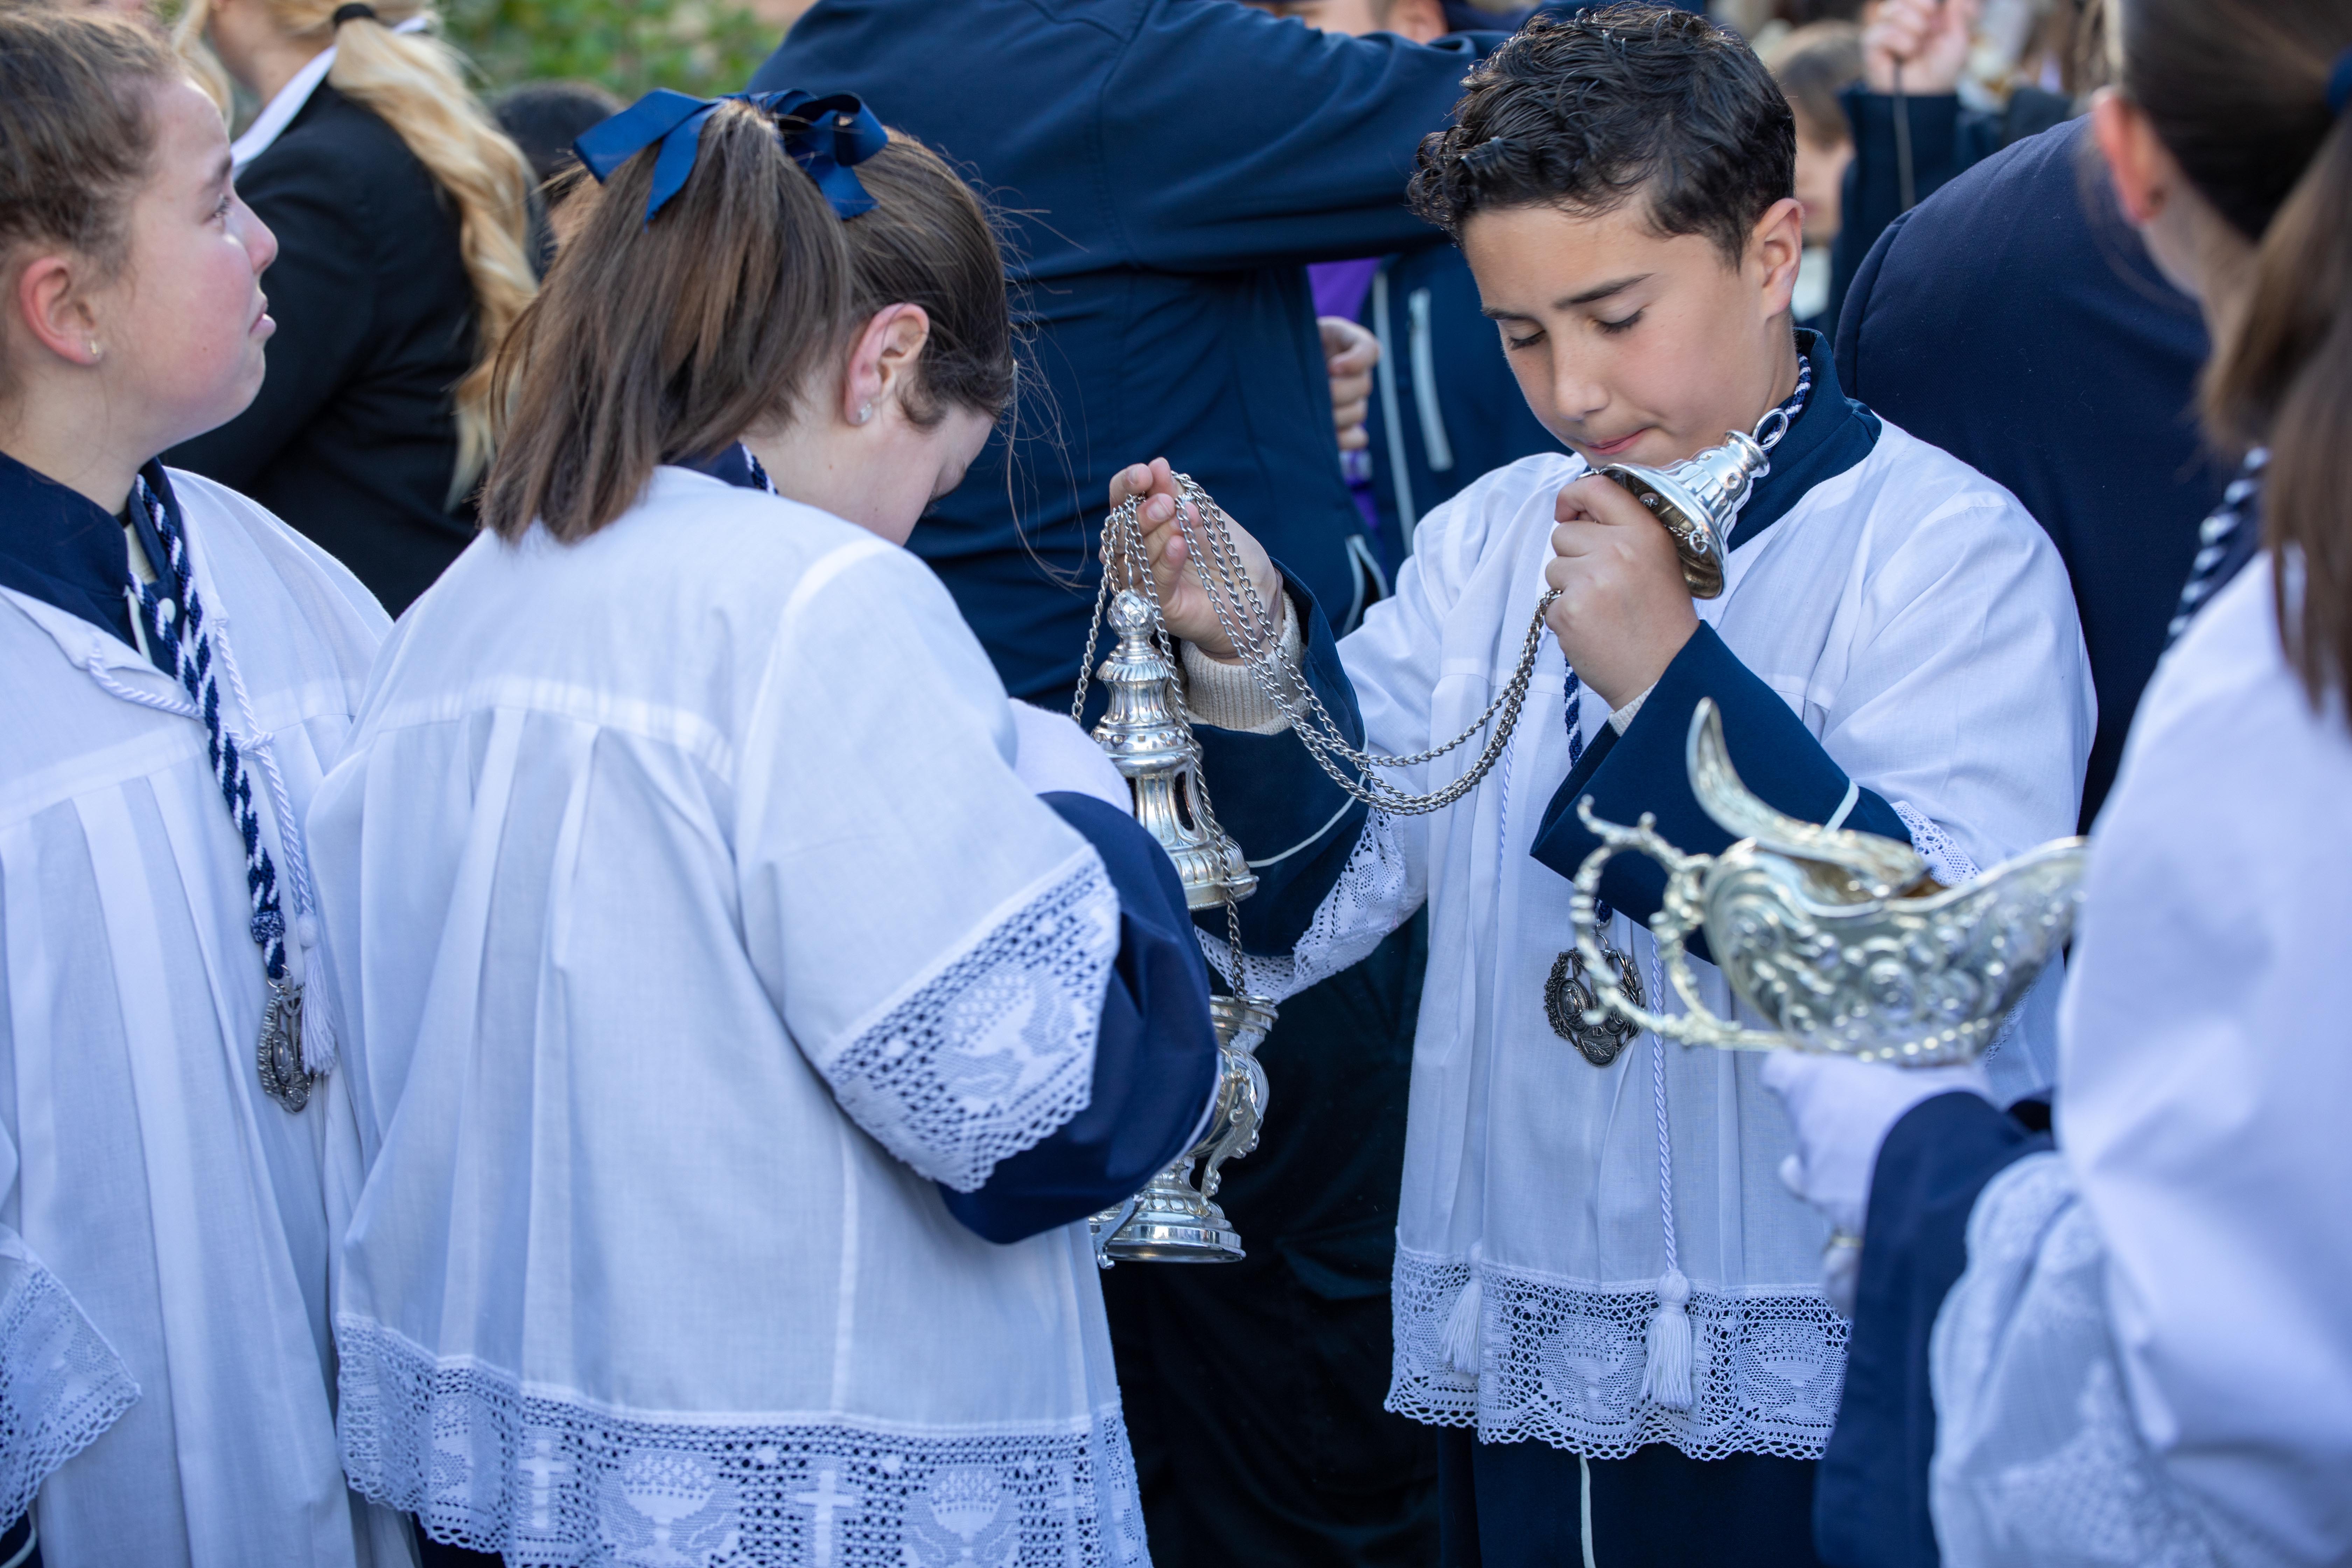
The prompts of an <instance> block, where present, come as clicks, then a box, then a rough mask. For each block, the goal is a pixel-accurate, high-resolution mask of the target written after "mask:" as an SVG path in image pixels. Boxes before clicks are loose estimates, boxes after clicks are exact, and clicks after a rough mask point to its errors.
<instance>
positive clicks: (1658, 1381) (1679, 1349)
mask: <svg viewBox="0 0 2352 1568" xmlns="http://www.w3.org/2000/svg"><path fill="white" fill-rule="evenodd" d="M1689 1301H1690V1280H1689V1279H1686V1278H1685V1277H1684V1274H1683V1271H1682V1270H1681V1269H1679V1268H1673V1267H1671V1266H1669V1267H1668V1268H1667V1269H1666V1271H1665V1273H1664V1274H1663V1275H1661V1276H1659V1279H1658V1310H1657V1311H1655V1312H1654V1313H1653V1314H1652V1315H1651V1317H1650V1364H1649V1366H1648V1368H1647V1369H1646V1370H1644V1372H1643V1374H1642V1394H1643V1398H1645V1399H1647V1400H1649V1401H1650V1403H1652V1404H1653V1405H1661V1406H1663V1407H1664V1408H1665V1409H1668V1410H1688V1409H1689V1408H1690V1404H1691V1324H1690V1314H1689V1313H1688V1312H1686V1311H1685V1310H1683V1309H1684V1308H1685V1306H1686V1305H1688V1303H1689Z"/></svg>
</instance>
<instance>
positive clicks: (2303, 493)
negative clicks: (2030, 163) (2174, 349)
mask: <svg viewBox="0 0 2352 1568" xmlns="http://www.w3.org/2000/svg"><path fill="white" fill-rule="evenodd" d="M2120 21H2121V24H2122V27H2121V37H2120V40H2119V42H2120V54H2121V61H2120V70H2119V72H2118V79H2117V82H2116V85H2117V87H2118V88H2119V89H2121V91H2122V92H2123V94H2124V95H2125V97H2126V98H2128V99H2129V100H2131V101H2132V102H2133V103H2134V104H2136V105H2137V106H2138V107H2139V109H2140V110H2142V111H2143V112H2145V113H2146V114H2147V117H2148V121H2149V122H2150V123H2151V124H2152V125H2153V126H2154V128H2155V130H2156V134H2157V137H2158V140H2159V141H2161V142H2163V143H2164V145H2165V148H2166V150H2167V151H2168V152H2169V153H2171V154H2172V156H2173V157H2174V159H2175V160H2177V161H2178V162H2179V164H2180V169H2181V173H2183V174H2186V175H2187V176H2188V177H2189V183H2190V184H2193V185H2195V186H2196V187H2197V190H2198V192H2199V193H2200V195H2203V196H2204V197H2205V199H2206V200H2207V201H2209V202H2210V203H2211V204H2212V205H2213V207H2214V208H2215V210H2216V211H2218V212H2219V213H2220V214H2221V216H2222V217H2223V218H2224V219H2225V220H2227V221H2228V223H2229V224H2230V226H2231V227H2233V228H2235V229H2236V230H2237V231H2238V232H2239V233H2240V234H2242V235H2243V236H2244V237H2246V238H2247V239H2249V240H2252V241H2253V242H2254V245H2255V255H2254V262H2253V278H2252V291H2251V293H2250V295H2249V297H2248V299H2247V300H2246V302H2245V305H2244V307H2243V308H2242V310H2240V311H2238V313H2237V315H2236V317H2235V319H2234V320H2226V321H2221V322H2219V323H2217V331H2216V334H2215V340H2214V345H2213V357H2212V359H2211V361H2210V363H2208V364H2207V366H2206V370H2205V385H2204V405H2205V419H2206V425H2207V427H2208V428H2209V430H2210V432H2211V434H2212V436H2213V437H2214V438H2215V439H2216V440H2218V441H2220V442H2221V443H2222V444H2224V445H2226V446H2231V447H2252V446H2256V445H2265V444H2266V445H2267V446H2268V447H2270V453H2271V456H2270V465H2269V468H2267V469H2266V470H2265V475H2264V482H2263V532H2264V536H2265V538H2266V539H2267V541H2268V542H2269V544H2270V547H2271V551H2272V552H2273V560H2274V563H2275V564H2276V565H2278V567H2279V568H2280V570H2279V571H2278V573H2277V593H2278V610H2279V626H2280V630H2281V633H2282V635H2283V637H2284V639H2285V644H2286V649H2287V655H2288V657H2289V658H2290V659H2292V660H2293V661H2294V665H2295V667H2296V669H2297V670H2298V672H2299V673H2300V674H2301V675H2302V677H2303V682H2304V685H2305V689H2308V690H2309V692H2310V693H2311V696H2312V700H2314V701H2315V702H2316V701H2318V700H2320V699H2321V697H2322V696H2323V695H2324V694H2326V692H2328V691H2329V690H2331V689H2333V690H2337V691H2341V690H2342V689H2344V687H2345V684H2346V681H2347V677H2352V505H2347V497H2346V493H2345V489H2344V486H2343V483H2342V479H2341V476H2342V473H2343V465H2344V454H2345V453H2346V451H2347V450H2352V132H2347V130H2346V127H2345V122H2344V121H2345V117H2344V116H2342V115H2338V114H2336V113H2334V112H2332V111H2331V110H2329V108H2328V106H2327V77H2328V70H2329V68H2330V67H2331V66H2332V65H2333V64H2334V63H2335V61H2336V56H2337V55H2338V54H2339V53H2341V52H2342V51H2343V50H2344V49H2345V48H2346V47H2347V46H2352V8H2348V7H2347V6H2346V5H2344V4H2343V0H2128V3H2127V4H2126V5H2124V6H2123V8H2122V13H2121V16H2120ZM2290 553H2292V554H2295V555H2299V556H2300V557H2301V558H2302V568H2303V574H2304V592H2303V606H2302V613H2301V615H2300V616H2291V615H2290V614H2289V609H2290V606H2289V605H2288V602H2287V597H2286V588H2287V578H2288V574H2287V572H2286V570H2285V569H2284V568H2285V565H2286V557H2287V556H2288V555H2289V554H2290Z"/></svg>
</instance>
